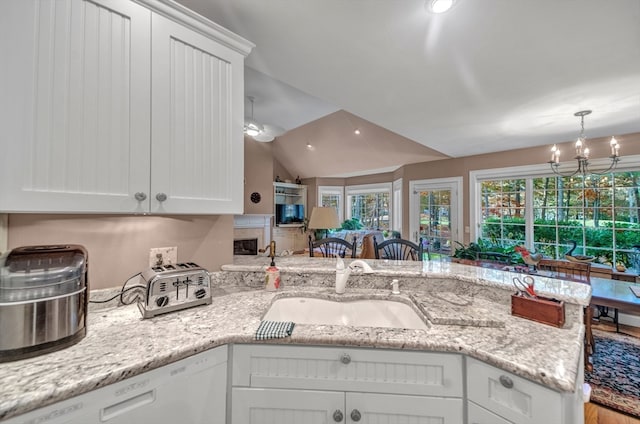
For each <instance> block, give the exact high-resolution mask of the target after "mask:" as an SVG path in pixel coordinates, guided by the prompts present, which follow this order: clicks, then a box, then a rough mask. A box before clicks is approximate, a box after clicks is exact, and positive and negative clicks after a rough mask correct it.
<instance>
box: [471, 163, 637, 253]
mask: <svg viewBox="0 0 640 424" xmlns="http://www.w3.org/2000/svg"><path fill="white" fill-rule="evenodd" d="M565 163H566V164H567V165H566V166H564V167H563V166H562V165H561V167H560V172H563V173H568V172H570V171H571V170H573V169H575V167H576V166H577V163H576V162H575V161H566V162H565ZM610 163H611V162H610V159H607V158H598V159H594V160H590V161H589V165H590V168H592V169H593V170H594V171H595V172H602V171H601V170H603V169H606V168H607V167H608V166H609V164H610ZM569 164H570V165H569ZM630 171H635V172H638V171H640V155H630V156H624V157H622V159H621V160H620V162H619V163H618V166H617V167H616V169H615V170H613V171H610V172H613V173H618V172H630ZM556 176H558V175H556V174H554V173H553V171H551V169H550V166H549V164H538V165H525V166H513V167H506V168H493V169H483V170H475V171H470V172H469V205H470V208H469V226H470V234H469V237H470V240H471V241H475V240H477V239H478V236H479V234H480V227H481V224H482V223H481V219H482V192H481V183H482V182H483V181H487V180H499V179H525V180H526V185H525V245H526V247H527V248H529V249H532V248H533V244H534V240H533V234H534V224H533V216H534V211H533V204H532V202H533V178H545V177H556ZM614 249H615V246H614Z"/></svg>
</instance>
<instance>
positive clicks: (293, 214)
mask: <svg viewBox="0 0 640 424" xmlns="http://www.w3.org/2000/svg"><path fill="white" fill-rule="evenodd" d="M303 222H304V205H283V204H276V225H287V224H302V223H303Z"/></svg>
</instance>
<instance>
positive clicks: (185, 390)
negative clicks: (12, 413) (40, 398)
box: [6, 346, 227, 424]
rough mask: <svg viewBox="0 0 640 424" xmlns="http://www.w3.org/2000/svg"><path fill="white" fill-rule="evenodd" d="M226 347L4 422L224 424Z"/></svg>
mask: <svg viewBox="0 0 640 424" xmlns="http://www.w3.org/2000/svg"><path fill="white" fill-rule="evenodd" d="M226 386H227V347H226V346H222V347H219V348H216V349H212V350H209V351H206V352H202V353H199V354H197V355H194V356H191V357H189V358H186V359H183V360H181V361H178V362H176V363H173V364H169V365H166V366H164V367H161V368H158V369H155V370H152V371H149V372H146V373H144V374H140V375H137V376H135V377H131V378H128V379H126V380H123V381H120V382H118V383H114V384H111V385H109V386H106V387H103V388H100V389H98V390H94V391H92V392H89V393H86V394H83V395H80V396H76V397H74V398H71V399H68V400H66V401H63V402H59V403H56V404H53V405H50V406H47V407H44V408H41V409H37V410H35V411H32V412H29V413H27V414H24V415H20V416H17V417H15V418H12V419H10V420H8V421H6V424H36V423H38V424H132V423H158V424H160V423H161V424H173V423H179V424H224V422H225V419H226Z"/></svg>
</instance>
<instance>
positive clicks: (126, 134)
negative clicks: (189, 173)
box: [0, 0, 151, 212]
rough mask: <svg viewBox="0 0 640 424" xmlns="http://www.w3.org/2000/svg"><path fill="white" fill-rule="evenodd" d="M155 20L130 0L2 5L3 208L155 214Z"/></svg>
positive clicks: (33, 0)
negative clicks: (141, 196) (140, 197)
mask: <svg viewBox="0 0 640 424" xmlns="http://www.w3.org/2000/svg"><path fill="white" fill-rule="evenodd" d="M150 21H151V12H149V11H148V10H147V9H145V8H144V7H142V6H140V5H138V4H136V3H134V2H130V1H121V0H93V1H88V0H30V1H21V0H10V1H7V2H3V11H2V14H0V27H2V28H3V29H2V31H3V37H2V38H3V39H4V41H3V42H2V45H1V49H2V51H0V54H1V55H2V57H3V59H4V60H3V65H2V66H1V67H0V68H2V70H1V71H0V72H1V74H0V84H1V86H0V92H2V93H3V94H2V96H0V104H1V105H2V107H1V108H0V112H2V113H0V115H2V118H0V119H3V120H4V122H2V125H1V127H2V131H3V136H2V138H1V145H0V148H1V149H2V155H1V157H2V159H0V168H2V170H0V192H2V194H3V195H2V196H1V197H0V210H2V211H9V212H11V211H14V212H19V211H30V212H35V211H42V212H71V211H73V212H136V211H145V210H148V204H146V203H141V202H138V201H137V200H136V199H135V197H134V194H135V193H136V192H137V191H142V192H147V191H148V186H149V163H150V152H149V137H150V129H149V128H150V100H149V99H150V94H149V93H150V80H149V75H150V57H151V56H150V23H151V22H150ZM5 31H6V34H10V39H11V43H9V42H7V40H9V38H6V37H5Z"/></svg>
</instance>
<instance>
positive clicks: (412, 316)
mask: <svg viewBox="0 0 640 424" xmlns="http://www.w3.org/2000/svg"><path fill="white" fill-rule="evenodd" d="M263 319H264V320H272V321H293V322H295V323H298V324H320V325H350V326H354V327H391V328H410V329H418V330H427V329H428V328H429V327H428V326H427V324H425V322H424V321H423V320H422V319H421V318H420V317H419V316H418V314H417V313H416V312H415V311H414V310H413V309H412V308H411V306H409V305H406V304H404V303H401V302H394V301H392V300H375V299H371V300H354V301H345V302H337V301H333V300H325V299H315V298H308V297H286V298H282V299H277V300H276V301H275V302H273V304H272V305H271V307H270V308H269V310H268V311H267V313H266V314H265V316H264V317H263Z"/></svg>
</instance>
